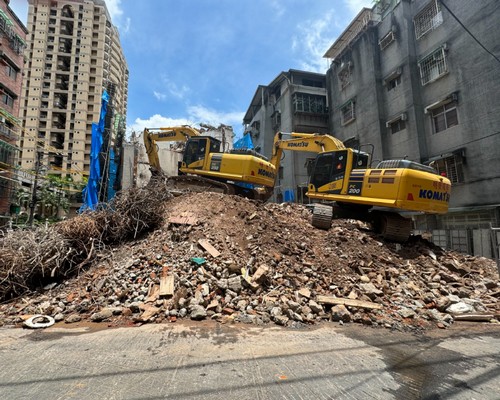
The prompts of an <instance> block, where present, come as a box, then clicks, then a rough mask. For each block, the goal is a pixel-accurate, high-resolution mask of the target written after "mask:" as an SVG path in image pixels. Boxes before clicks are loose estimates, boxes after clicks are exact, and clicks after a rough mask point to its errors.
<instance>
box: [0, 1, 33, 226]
mask: <svg viewBox="0 0 500 400" xmlns="http://www.w3.org/2000/svg"><path fill="white" fill-rule="evenodd" d="M27 33H28V32H27V30H26V27H25V26H24V24H23V23H22V22H21V21H20V20H19V18H18V17H17V16H16V15H15V13H14V12H13V11H12V10H11V8H10V7H9V0H1V1H0V94H1V101H0V226H2V225H4V223H5V222H7V221H8V219H9V215H10V214H11V211H13V210H11V206H12V205H13V204H14V203H15V199H14V191H15V188H16V181H15V173H14V169H15V160H16V158H17V156H18V148H17V146H16V140H17V138H18V135H19V130H20V129H19V128H20V124H19V122H20V121H19V118H18V114H19V101H20V96H21V85H22V70H23V66H24V56H23V52H24V49H25V47H26V42H25V40H26V34H27Z"/></svg>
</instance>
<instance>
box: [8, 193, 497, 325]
mask: <svg viewBox="0 0 500 400" xmlns="http://www.w3.org/2000/svg"><path fill="white" fill-rule="evenodd" d="M166 210H167V211H166V213H167V215H166V216H165V221H166V222H165V224H164V225H163V226H162V227H161V228H160V229H157V230H156V231H154V232H151V233H149V234H147V235H145V236H144V237H142V238H140V239H137V240H135V241H133V242H128V243H125V244H123V245H121V246H119V247H116V248H113V249H112V251H111V255H106V254H105V253H103V255H102V257H101V262H100V263H99V264H98V265H95V266H93V267H91V268H90V269H88V270H87V271H85V272H84V273H82V274H81V275H80V276H79V277H76V278H72V279H69V280H67V281H64V282H54V283H51V284H50V285H48V286H46V289H45V290H40V291H39V292H34V293H31V294H29V295H26V296H24V297H22V298H18V299H15V300H13V301H10V302H8V303H6V304H2V305H0V325H12V324H19V323H21V322H22V321H23V320H24V319H26V318H28V317H29V316H30V315H33V314H43V315H48V316H52V317H53V318H54V319H55V320H56V321H64V323H67V324H74V323H79V322H82V321H91V322H104V323H107V324H108V325H110V326H120V325H130V324H142V323H152V322H156V323H160V322H175V321H176V320H177V319H179V318H186V319H187V318H189V319H192V320H195V321H199V320H203V319H213V320H217V321H220V322H222V323H229V322H240V323H245V324H267V323H270V322H272V323H275V324H277V325H281V326H288V327H299V326H303V325H307V324H314V323H319V322H322V321H338V322H339V323H342V324H345V323H351V322H355V323H362V324H366V325H372V326H381V327H386V328H392V329H398V330H419V329H425V328H431V327H435V326H437V327H441V328H444V327H447V326H449V325H450V324H451V323H453V320H454V316H455V315H463V314H468V313H476V314H477V313H479V314H481V315H483V314H484V315H491V322H497V320H498V316H499V313H500V305H499V302H498V298H499V297H500V286H499V283H498V272H497V268H496V265H495V263H494V262H493V261H492V260H489V259H485V258H477V257H472V256H468V255H464V254H460V253H456V252H447V251H444V250H442V249H441V248H439V247H436V246H434V245H432V244H431V243H429V242H427V241H426V240H424V239H422V238H421V237H412V238H411V239H410V241H409V242H408V243H405V244H398V243H390V242H385V241H384V240H383V239H382V238H381V237H379V236H378V235H376V234H375V233H373V232H372V231H370V230H369V227H368V226H367V225H366V224H364V223H362V222H360V221H355V220H334V222H333V225H332V227H331V228H330V230H328V231H323V230H319V229H316V228H313V227H312V226H311V224H310V218H311V213H310V211H309V210H308V209H307V208H306V207H305V206H302V205H297V204H287V203H284V204H260V203H258V202H254V201H251V200H248V199H244V198H240V197H236V196H228V195H222V194H216V193H196V194H194V193H193V194H187V195H183V196H180V197H176V198H173V199H171V200H169V201H168V204H167V207H166ZM169 220H170V221H174V222H172V223H170V222H168V221H169ZM184 222H186V223H184ZM200 241H202V242H200ZM200 243H202V244H203V246H201V245H200ZM207 243H208V244H209V245H210V247H207V246H208V245H207ZM207 249H210V252H208V251H207ZM164 274H168V275H171V276H173V282H174V291H173V295H172V296H165V295H160V292H161V278H162V276H164ZM325 296H329V298H333V299H348V300H351V303H349V302H346V303H345V304H346V305H344V304H333V303H331V304H328V303H327V302H325V301H324V300H322V301H319V300H321V299H324V297H325ZM349 304H362V305H363V304H364V305H365V306H352V305H349ZM372 304H373V305H374V306H373V307H371V306H370V305H372ZM375 306H376V307H375Z"/></svg>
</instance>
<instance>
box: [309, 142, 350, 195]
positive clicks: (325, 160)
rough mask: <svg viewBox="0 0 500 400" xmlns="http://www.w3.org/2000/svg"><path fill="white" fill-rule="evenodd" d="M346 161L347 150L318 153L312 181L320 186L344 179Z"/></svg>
mask: <svg viewBox="0 0 500 400" xmlns="http://www.w3.org/2000/svg"><path fill="white" fill-rule="evenodd" d="M346 163H347V150H341V151H333V152H331V153H324V154H320V155H318V157H317V158H316V163H315V165H314V169H313V171H312V175H311V179H310V183H312V184H313V185H314V186H316V187H317V188H319V187H321V186H323V185H326V184H327V183H330V182H334V181H337V180H339V179H344V174H345V169H346Z"/></svg>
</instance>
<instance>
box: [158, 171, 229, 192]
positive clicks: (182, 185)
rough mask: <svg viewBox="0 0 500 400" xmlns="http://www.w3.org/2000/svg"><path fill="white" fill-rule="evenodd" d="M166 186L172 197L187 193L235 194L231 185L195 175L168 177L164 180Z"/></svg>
mask: <svg viewBox="0 0 500 400" xmlns="http://www.w3.org/2000/svg"><path fill="white" fill-rule="evenodd" d="M166 185H167V188H168V189H169V190H170V191H171V192H172V193H173V194H174V195H181V194H184V193H187V192H195V193H200V192H216V193H225V194H234V193H235V191H234V188H233V186H231V185H228V184H226V183H224V182H219V181H216V180H213V179H208V178H203V177H201V176H195V175H179V176H170V177H168V179H167V180H166Z"/></svg>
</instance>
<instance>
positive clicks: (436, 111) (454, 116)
mask: <svg viewBox="0 0 500 400" xmlns="http://www.w3.org/2000/svg"><path fill="white" fill-rule="evenodd" d="M430 112H431V117H432V126H433V128H434V133H438V132H441V131H444V130H446V129H448V128H451V127H452V126H455V125H458V113H457V102H456V101H451V102H450V103H447V104H444V105H442V106H439V107H436V108H433V109H432V110H430Z"/></svg>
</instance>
